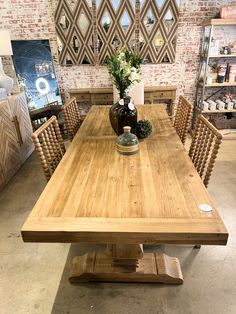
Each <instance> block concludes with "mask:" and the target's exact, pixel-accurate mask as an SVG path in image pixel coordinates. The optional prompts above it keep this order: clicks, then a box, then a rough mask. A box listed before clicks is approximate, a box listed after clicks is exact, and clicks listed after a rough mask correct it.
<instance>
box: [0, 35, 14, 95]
mask: <svg viewBox="0 0 236 314" xmlns="http://www.w3.org/2000/svg"><path fill="white" fill-rule="evenodd" d="M12 54H13V53H12V47H11V37H10V32H9V31H6V30H0V87H2V88H5V89H6V91H7V94H8V95H11V92H12V89H13V79H12V78H10V77H9V76H7V75H6V74H5V73H4V71H3V64H2V59H1V56H11V55H12Z"/></svg>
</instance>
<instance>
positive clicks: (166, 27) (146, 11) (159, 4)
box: [139, 0, 178, 63]
mask: <svg viewBox="0 0 236 314" xmlns="http://www.w3.org/2000/svg"><path fill="white" fill-rule="evenodd" d="M177 27H178V5H177V2H176V1H175V0H166V1H164V0H143V1H142V2H141V8H140V34H139V36H140V40H139V42H140V54H141V56H142V57H143V58H144V60H145V62H146V63H171V62H174V60H175V43H176V35H177Z"/></svg>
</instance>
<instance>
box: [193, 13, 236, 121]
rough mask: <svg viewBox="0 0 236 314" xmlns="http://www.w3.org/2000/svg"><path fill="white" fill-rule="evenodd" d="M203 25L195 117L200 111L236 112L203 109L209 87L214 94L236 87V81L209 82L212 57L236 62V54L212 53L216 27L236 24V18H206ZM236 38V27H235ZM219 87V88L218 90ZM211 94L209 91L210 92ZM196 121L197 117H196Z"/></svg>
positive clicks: (233, 110)
mask: <svg viewBox="0 0 236 314" xmlns="http://www.w3.org/2000/svg"><path fill="white" fill-rule="evenodd" d="M202 26H203V36H202V47H201V62H200V68H199V73H198V83H197V90H196V97H195V110H194V118H196V116H197V115H198V114H199V113H230V112H236V109H232V110H203V101H204V100H206V92H209V89H210V88H212V95H213V94H217V93H218V92H219V91H220V90H222V88H225V87H228V88H233V87H236V82H223V83H212V84H208V83H207V76H208V65H209V61H210V59H213V58H214V59H216V60H217V59H227V60H228V59H231V60H232V59H235V63H236V54H231V55H211V54H210V43H211V40H212V37H213V32H214V28H215V27H217V26H221V27H222V26H225V27H227V26H236V19H210V20H206V21H204V22H203V24H202ZM235 39H236V29H235ZM216 88H217V90H216ZM208 94H209V93H208ZM207 98H209V97H207ZM194 121H195V119H194Z"/></svg>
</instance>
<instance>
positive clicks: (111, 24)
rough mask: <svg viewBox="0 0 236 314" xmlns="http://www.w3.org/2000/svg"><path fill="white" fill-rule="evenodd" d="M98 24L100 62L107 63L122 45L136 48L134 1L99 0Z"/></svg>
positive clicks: (131, 48) (130, 48)
mask: <svg viewBox="0 0 236 314" xmlns="http://www.w3.org/2000/svg"><path fill="white" fill-rule="evenodd" d="M97 25H98V26H97V30H98V36H99V46H100V48H99V51H98V52H99V63H102V64H103V63H106V60H107V58H108V57H109V56H110V55H111V54H113V53H114V52H115V51H116V50H117V49H118V48H120V47H127V48H128V49H129V50H134V47H135V25H136V24H135V5H134V2H133V1H129V0H127V1H122V0H114V1H113V0H104V1H100V2H99V3H98V2H97ZM100 42H101V43H100Z"/></svg>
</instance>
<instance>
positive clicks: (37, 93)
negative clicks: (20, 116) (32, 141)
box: [12, 39, 62, 110]
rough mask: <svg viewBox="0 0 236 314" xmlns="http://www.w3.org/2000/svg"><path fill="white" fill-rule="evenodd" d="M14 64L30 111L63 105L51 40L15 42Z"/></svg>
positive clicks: (13, 46) (13, 42)
mask: <svg viewBox="0 0 236 314" xmlns="http://www.w3.org/2000/svg"><path fill="white" fill-rule="evenodd" d="M12 49H13V63H14V66H15V71H16V75H17V78H18V82H19V85H20V88H21V90H25V92H26V96H27V98H28V106H29V109H30V110H34V109H40V108H42V107H44V106H47V105H48V104H50V103H52V102H58V104H62V101H61V95H60V91H59V87H58V83H57V80H56V76H55V70H54V66H53V59H52V53H51V48H50V45H49V40H47V39H43V40H13V41H12Z"/></svg>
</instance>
